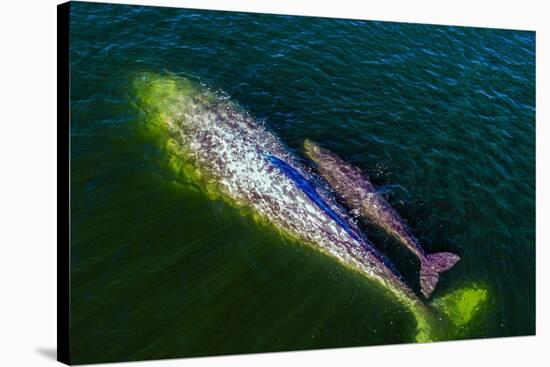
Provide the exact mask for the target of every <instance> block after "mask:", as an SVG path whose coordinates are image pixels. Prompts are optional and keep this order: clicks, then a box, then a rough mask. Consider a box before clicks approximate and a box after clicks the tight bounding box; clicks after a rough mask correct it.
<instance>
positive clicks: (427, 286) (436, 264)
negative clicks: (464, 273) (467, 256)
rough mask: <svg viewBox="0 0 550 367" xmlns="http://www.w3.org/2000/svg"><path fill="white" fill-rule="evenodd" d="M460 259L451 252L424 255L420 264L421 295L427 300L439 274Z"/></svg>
mask: <svg viewBox="0 0 550 367" xmlns="http://www.w3.org/2000/svg"><path fill="white" fill-rule="evenodd" d="M458 260H460V257H459V256H458V255H456V254H453V253H451V252H438V253H436V254H429V255H426V257H425V258H424V260H422V261H421V263H420V287H421V291H422V294H423V295H424V296H425V297H426V298H429V297H430V295H431V294H432V292H433V291H434V289H435V286H436V285H437V281H438V280H439V273H443V272H444V271H447V270H449V269H450V268H452V267H453V266H454V265H455V264H456V263H457V262H458Z"/></svg>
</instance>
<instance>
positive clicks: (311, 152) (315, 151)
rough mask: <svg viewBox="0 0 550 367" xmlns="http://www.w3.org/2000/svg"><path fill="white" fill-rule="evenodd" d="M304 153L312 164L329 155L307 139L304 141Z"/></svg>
mask: <svg viewBox="0 0 550 367" xmlns="http://www.w3.org/2000/svg"><path fill="white" fill-rule="evenodd" d="M304 151H305V153H306V155H307V156H308V157H309V159H311V160H312V161H314V162H320V161H323V160H324V158H326V157H327V156H329V155H330V153H329V152H328V151H327V150H325V149H323V148H321V147H320V146H318V145H317V144H315V143H314V142H312V141H311V140H309V139H306V140H305V141H304Z"/></svg>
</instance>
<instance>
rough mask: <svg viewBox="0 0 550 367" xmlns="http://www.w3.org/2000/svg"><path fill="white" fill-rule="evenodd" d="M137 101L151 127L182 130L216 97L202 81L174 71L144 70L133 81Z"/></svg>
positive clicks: (151, 128) (149, 127) (152, 128)
mask: <svg viewBox="0 0 550 367" xmlns="http://www.w3.org/2000/svg"><path fill="white" fill-rule="evenodd" d="M133 87H134V96H135V99H134V101H135V104H136V107H137V109H138V110H139V111H140V112H141V113H142V115H143V116H145V117H146V118H145V119H144V120H145V121H146V123H147V128H148V129H149V130H155V129H161V130H163V129H168V130H169V131H174V130H175V129H180V128H181V127H182V126H185V125H186V124H187V123H188V122H189V116H191V115H192V113H193V112H194V111H195V110H196V109H197V107H200V106H204V105H206V104H208V103H211V102H212V101H213V100H215V98H216V97H215V96H214V94H213V93H211V92H210V91H209V90H208V89H207V88H205V87H203V86H201V85H200V84H199V83H198V82H195V81H192V80H190V79H188V78H184V77H179V76H176V75H172V74H157V73H150V72H144V73H140V74H138V75H137V76H136V77H135V78H134V80H133Z"/></svg>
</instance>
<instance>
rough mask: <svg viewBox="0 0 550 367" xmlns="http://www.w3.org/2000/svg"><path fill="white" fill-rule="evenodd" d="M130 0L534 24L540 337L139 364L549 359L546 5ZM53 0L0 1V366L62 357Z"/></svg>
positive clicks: (524, 1) (521, 0) (511, 362)
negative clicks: (59, 343) (58, 325)
mask: <svg viewBox="0 0 550 367" xmlns="http://www.w3.org/2000/svg"><path fill="white" fill-rule="evenodd" d="M111 2H118V1H111ZM130 2H131V3H135V4H147V5H170V6H179V7H195V8H210V9H224V10H241V11H255V12H271V13H283V14H299V15H319V16H332V17H341V18H356V19H373V20H394V21H406V22H416V23H435V24H453V25H468V26H485V27H499V28H515V29H528V30H536V31H537V35H536V38H537V46H536V47H537V50H536V54H537V310H538V312H537V336H536V337H519V338H502V339H492V340H481V341H468V342H445V343H435V344H427V345H399V346H387V347H363V348H347V349H337V350H324V351H312V352H292V353H274V354H259V355H243V356H233V357H213V358H195V359H180V360H165V361H157V362H139V364H137V363H136V364H135V365H136V366H137V365H139V366H172V365H178V366H191V367H194V366H220V365H221V366H257V365H260V364H261V365H265V366H277V367H280V366H281V365H312V366H313V365H315V366H332V365H344V364H346V365H348V364H349V365H351V364H356V365H360V366H367V365H375V364H377V365H387V364H389V365H397V364H398V363H399V364H402V365H405V364H406V365H407V366H409V365H410V366H417V365H418V366H420V365H422V366H465V365H466V366H468V365H472V366H474V365H475V366H477V365H483V364H487V365H497V364H498V365H503V366H518V365H519V366H522V365H527V364H528V365H541V364H546V363H548V362H547V361H545V359H547V355H548V352H549V351H550V340H549V337H548V335H549V330H548V328H549V325H548V319H549V317H548V307H549V303H548V286H547V282H548V281H550V277H549V276H548V270H547V269H546V268H545V265H546V264H547V263H548V250H547V248H548V246H549V244H548V241H549V239H550V236H549V223H548V219H547V218H548V217H547V214H548V199H549V196H548V187H549V186H548V185H549V175H548V168H547V167H548V166H549V164H550V163H548V160H547V159H548V157H549V145H550V142H549V138H550V137H549V135H548V131H549V128H548V125H547V124H545V122H547V121H548V117H549V115H548V106H549V100H548V85H549V82H550V81H549V79H548V68H549V67H550V60H549V54H548V52H549V49H548V45H549V43H548V34H549V30H548V23H549V22H550V20H549V19H550V16H549V15H548V14H550V12H549V11H548V10H546V9H545V7H544V5H543V4H544V3H545V2H544V1H542V0H541V1H528V0H516V1H513V2H505V1H502V0H501V1H482V0H477V1H467V0H460V1H458V0H455V1H452V2H451V1H442V0H439V1H437V0H434V1H419V0H415V1H414V0H410V1H406V0H404V1H390V0H382V1H380V0H378V1H372V2H367V1H357V0H356V1H352V0H336V1H329V2H325V3H321V1H320V0H317V1H314V0H311V1H299V0H294V1H288V0H284V1H281V0H271V1H267V0H264V1H250V0H249V1H247V0H226V1H222V0H218V1H216V0H203V1H191V0H189V1H184V0H180V1H167V0H163V1H130ZM56 4H57V1H55V0H53V1H49V0H47V1H45V0H42V1H16V0H12V1H11V2H10V1H6V2H3V4H2V5H3V7H2V9H1V11H0V17H1V18H0V27H1V29H0V30H1V32H0V37H1V41H2V42H1V43H0V65H1V68H0V73H1V74H0V82H1V84H0V93H1V98H0V101H1V102H0V103H1V104H0V106H1V109H0V250H1V252H0V275H1V276H0V366H42V365H52V364H54V363H57V362H55V353H56V185H57V181H56V166H57V165H56ZM545 15H546V17H545ZM517 215H522V213H517ZM545 224H546V225H545ZM480 245H483V244H480ZM544 345H546V347H544ZM117 365H118V364H117ZM546 365H547V364H546Z"/></svg>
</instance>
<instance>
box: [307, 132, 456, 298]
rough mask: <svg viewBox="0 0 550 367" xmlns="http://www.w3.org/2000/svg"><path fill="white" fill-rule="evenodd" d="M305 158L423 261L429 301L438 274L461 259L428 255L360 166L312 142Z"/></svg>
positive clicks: (424, 288) (442, 254) (355, 208)
mask: <svg viewBox="0 0 550 367" xmlns="http://www.w3.org/2000/svg"><path fill="white" fill-rule="evenodd" d="M304 148H305V151H306V155H307V156H308V157H309V158H310V159H311V160H312V161H314V162H315V164H316V165H317V168H318V171H319V173H320V174H321V175H322V176H323V178H324V179H325V180H326V181H327V182H328V183H329V184H330V185H331V186H332V187H333V189H334V190H335V191H336V192H337V193H338V195H339V196H340V197H341V198H342V199H343V200H344V201H345V202H346V203H347V205H348V206H349V207H350V209H351V210H353V211H355V212H357V213H359V214H361V216H363V217H365V218H366V219H368V221H369V222H371V223H373V224H374V225H376V226H378V227H380V228H382V229H384V230H385V231H386V232H387V233H389V234H390V235H392V236H394V237H395V238H396V239H397V240H398V241H399V242H400V243H402V244H403V245H404V246H405V247H406V248H408V249H409V250H410V251H411V252H412V253H413V254H415V255H416V257H417V258H418V259H419V260H420V286H421V291H422V294H423V295H424V296H425V297H426V298H428V297H430V295H431V294H432V292H433V291H434V289H435V287H436V285H437V282H438V280H439V273H441V272H444V271H446V270H448V269H450V268H452V267H453V266H454V265H455V264H456V263H457V261H459V260H460V257H459V256H458V255H456V254H453V253H450V252H439V253H435V254H426V252H425V251H424V249H423V248H422V246H421V245H420V243H419V242H418V240H417V239H416V237H415V236H414V235H413V233H412V231H411V230H410V228H409V227H408V226H407V224H406V223H405V221H404V220H403V219H402V218H401V216H400V215H399V214H398V213H397V212H396V211H395V210H394V209H393V208H392V207H391V206H390V204H388V202H387V201H386V200H384V198H382V196H380V195H379V194H378V193H377V191H376V189H375V187H374V185H373V184H372V183H371V182H370V181H369V180H368V179H367V177H366V176H365V175H364V174H363V173H362V172H361V170H360V169H359V168H357V167H354V166H352V165H350V164H348V163H346V162H344V161H343V160H342V159H340V158H339V157H338V156H336V155H335V154H333V153H332V152H330V151H328V150H327V149H323V148H321V147H319V146H318V145H316V144H315V143H313V142H312V141H310V140H306V141H305V142H304Z"/></svg>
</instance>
